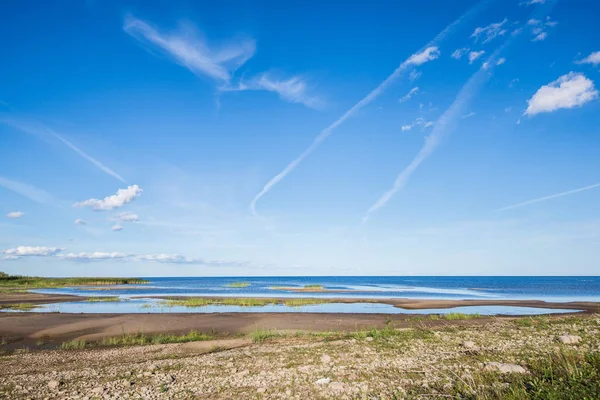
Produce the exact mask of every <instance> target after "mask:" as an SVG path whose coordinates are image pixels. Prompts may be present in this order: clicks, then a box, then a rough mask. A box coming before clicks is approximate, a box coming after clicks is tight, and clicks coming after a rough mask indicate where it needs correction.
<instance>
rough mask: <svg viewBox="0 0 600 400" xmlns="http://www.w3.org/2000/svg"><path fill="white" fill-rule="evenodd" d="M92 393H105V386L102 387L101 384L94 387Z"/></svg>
mask: <svg viewBox="0 0 600 400" xmlns="http://www.w3.org/2000/svg"><path fill="white" fill-rule="evenodd" d="M92 393H94V394H102V393H104V388H103V387H101V386H98V387H96V388H93V389H92Z"/></svg>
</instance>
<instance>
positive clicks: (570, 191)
mask: <svg viewBox="0 0 600 400" xmlns="http://www.w3.org/2000/svg"><path fill="white" fill-rule="evenodd" d="M597 187H600V183H596V184H594V185H590V186H586V187H582V188H579V189H573V190H569V191H568V192H562V193H557V194H553V195H551V196H546V197H540V198H539V199H533V200H528V201H524V202H522V203H519V204H513V205H512V206H508V207H502V208H499V209H497V210H496V212H500V211H506V210H512V209H513V208H518V207H524V206H528V205H530V204H535V203H541V202H542V201H546V200H552V199H556V198H557V197H562V196H567V195H569V194H573V193H579V192H583V191H586V190H590V189H594V188H597Z"/></svg>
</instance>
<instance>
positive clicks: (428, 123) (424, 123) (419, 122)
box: [402, 117, 433, 132]
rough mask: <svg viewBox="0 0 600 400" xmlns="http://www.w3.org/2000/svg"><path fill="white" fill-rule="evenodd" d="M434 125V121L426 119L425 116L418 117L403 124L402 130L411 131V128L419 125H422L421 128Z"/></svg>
mask: <svg viewBox="0 0 600 400" xmlns="http://www.w3.org/2000/svg"><path fill="white" fill-rule="evenodd" d="M432 125H433V122H431V121H425V119H423V117H419V118H417V119H415V120H414V121H413V122H412V123H411V124H408V125H403V126H402V132H407V131H410V130H411V129H413V128H415V127H417V126H421V127H422V128H421V130H424V129H426V128H429V127H431V126H432Z"/></svg>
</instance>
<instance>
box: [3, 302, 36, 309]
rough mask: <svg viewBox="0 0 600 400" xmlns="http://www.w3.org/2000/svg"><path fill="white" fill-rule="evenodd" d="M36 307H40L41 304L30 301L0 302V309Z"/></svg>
mask: <svg viewBox="0 0 600 400" xmlns="http://www.w3.org/2000/svg"><path fill="white" fill-rule="evenodd" d="M37 307H41V306H40V305H38V304H31V303H14V304H0V310H12V311H31V310H33V309H34V308H37Z"/></svg>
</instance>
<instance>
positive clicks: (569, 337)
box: [558, 335, 581, 344]
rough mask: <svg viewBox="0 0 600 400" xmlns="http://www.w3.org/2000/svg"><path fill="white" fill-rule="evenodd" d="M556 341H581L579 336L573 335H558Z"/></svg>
mask: <svg viewBox="0 0 600 400" xmlns="http://www.w3.org/2000/svg"><path fill="white" fill-rule="evenodd" d="M558 341H559V342H561V343H563V344H577V343H579V342H580V341H581V337H580V336H575V335H562V336H559V337H558Z"/></svg>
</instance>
